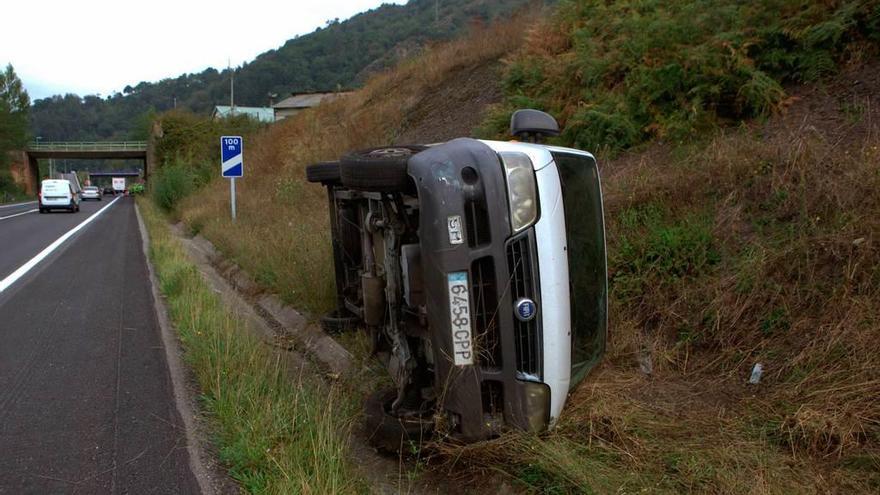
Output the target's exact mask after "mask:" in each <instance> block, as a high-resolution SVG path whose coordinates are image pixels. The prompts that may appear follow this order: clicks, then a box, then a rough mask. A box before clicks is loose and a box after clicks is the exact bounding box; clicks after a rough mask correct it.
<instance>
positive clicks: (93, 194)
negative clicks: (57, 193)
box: [82, 186, 103, 201]
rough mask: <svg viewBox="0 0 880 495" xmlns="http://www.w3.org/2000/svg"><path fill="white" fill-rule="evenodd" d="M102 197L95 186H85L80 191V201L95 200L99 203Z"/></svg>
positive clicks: (99, 190)
mask: <svg viewBox="0 0 880 495" xmlns="http://www.w3.org/2000/svg"><path fill="white" fill-rule="evenodd" d="M102 197H103V195H102V194H101V189H99V188H98V187H96V186H86V187H84V188H83V190H82V200H83V201H85V200H87V199H97V200H98V201H101V199H102Z"/></svg>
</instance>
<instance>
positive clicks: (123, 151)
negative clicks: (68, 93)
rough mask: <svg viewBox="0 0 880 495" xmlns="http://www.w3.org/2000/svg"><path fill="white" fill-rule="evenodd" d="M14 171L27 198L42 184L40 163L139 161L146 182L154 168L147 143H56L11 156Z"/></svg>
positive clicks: (45, 144)
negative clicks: (52, 160)
mask: <svg viewBox="0 0 880 495" xmlns="http://www.w3.org/2000/svg"><path fill="white" fill-rule="evenodd" d="M11 158H12V163H11V170H12V174H13V177H14V178H15V179H16V182H18V183H19V184H21V185H23V186H24V188H25V191H27V193H28V194H36V192H37V185H38V184H39V182H40V169H39V166H38V165H37V163H38V162H37V160H40V159H53V158H57V159H63V158H71V159H85V160H89V159H93V160H97V159H140V160H143V163H144V179H145V180H146V179H147V178H148V177H149V175H150V170H151V169H152V168H153V153H152V150H151V146H150V145H149V143H148V142H147V141H102V142H95V141H56V142H46V141H43V142H35V143H31V144H29V145H28V147H27V148H26V149H24V150H22V151H15V152H12V153H11Z"/></svg>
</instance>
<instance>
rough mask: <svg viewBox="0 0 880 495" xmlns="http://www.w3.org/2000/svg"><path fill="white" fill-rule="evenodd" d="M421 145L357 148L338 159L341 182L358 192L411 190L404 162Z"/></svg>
mask: <svg viewBox="0 0 880 495" xmlns="http://www.w3.org/2000/svg"><path fill="white" fill-rule="evenodd" d="M425 149H427V148H426V147H424V146H387V147H384V148H370V149H366V150H361V151H357V152H354V153H351V154H349V155H346V156H344V157H342V159H341V160H340V161H339V175H340V176H341V178H342V185H343V186H345V187H348V188H351V189H355V190H359V191H377V192H401V191H406V190H410V189H413V183H412V179H410V177H409V174H407V169H406V168H407V162H409V158H410V157H411V156H413V155H415V154H416V153H419V152H421V151H424V150H425Z"/></svg>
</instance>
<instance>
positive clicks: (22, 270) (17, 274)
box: [0, 196, 122, 294]
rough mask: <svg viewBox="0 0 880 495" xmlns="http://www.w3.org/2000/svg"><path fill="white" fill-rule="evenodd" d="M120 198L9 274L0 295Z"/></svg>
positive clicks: (0, 283) (1, 286) (1, 281)
mask: <svg viewBox="0 0 880 495" xmlns="http://www.w3.org/2000/svg"><path fill="white" fill-rule="evenodd" d="M121 197H122V196H120V197H119V198H121ZM119 198H116V199H114V200H113V201H111V202H110V204H109V205H107V206H105V207H103V208H101V209H100V210H98V211H96V212H95V213H94V214H92V216H90V217H89V218H86V219H85V220H83V221H82V222H81V223H80V224H79V225H77V226H76V227H74V228H72V229H70V230H68V231H67V232H66V233H65V234H64V235H62V236H61V237H59V238H58V239H55V242H53V243H52V244H49V245H48V246H46V248H45V249H43V250H42V251H40V252H39V254H37V255H36V256H34V257H33V258H31V259H30V260H28V262H27V263H25V264H23V265H21V266H20V267H18V269H16V270H15V271H14V272H12V273H11V274H9V276H7V277H6V278H4V279H3V280H0V294H2V293H3V291H5V290H6V289H8V288H9V286H11V285H12V284H14V283H15V282H16V281H17V280H18V279H20V278H21V277H23V276H24V275H25V274H26V273H27V272H29V271H31V269H33V268H34V267H35V266H37V264H39V263H40V262H41V261H43V260H44V259H46V257H47V256H49V255H50V254H52V252H53V251H55V250H56V249H58V247H59V246H61V245H62V244H64V241H66V240H67V239H70V237H71V236H73V234H76V233H77V232H79V231H80V230H82V229H83V227H85V226H86V225H88V224H90V223H91V222H92V221H93V220H94V219H96V218H98V215H100V214H101V213H104V211H105V210H106V209H107V208H110V207H111V206H113V203H115V202H117V201H119Z"/></svg>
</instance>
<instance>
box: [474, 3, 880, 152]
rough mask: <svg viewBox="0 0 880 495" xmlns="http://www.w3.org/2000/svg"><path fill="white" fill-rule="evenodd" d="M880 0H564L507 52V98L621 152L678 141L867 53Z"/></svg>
mask: <svg viewBox="0 0 880 495" xmlns="http://www.w3.org/2000/svg"><path fill="white" fill-rule="evenodd" d="M878 9H880V3H878V2H877V1H876V0H866V1H840V0H838V1H827V2H816V1H814V0H766V1H762V2H735V1H731V0H704V1H697V0H676V1H671V2H670V1H663V0H647V1H645V0H623V1H616V2H602V1H597V0H581V1H571V0H569V1H563V2H560V3H559V8H558V10H557V12H556V13H555V14H554V15H552V16H550V17H548V18H547V19H546V21H545V22H544V24H543V25H542V26H541V27H540V28H538V29H535V30H533V31H532V32H531V34H530V36H529V42H528V43H526V44H525V45H524V47H523V49H522V50H520V51H519V52H518V53H516V54H515V55H514V56H513V57H511V59H510V61H509V63H508V66H507V73H506V77H505V80H504V87H505V92H506V94H507V101H506V104H505V105H502V106H501V107H500V108H499V109H497V111H496V112H494V113H493V115H492V117H491V118H490V119H489V125H488V128H489V130H491V131H494V133H496V134H499V135H504V133H505V132H506V129H507V124H508V119H509V116H510V113H511V112H512V111H513V110H515V109H516V108H539V109H542V110H546V111H549V112H550V113H552V114H553V115H555V116H556V117H557V118H558V119H559V121H560V125H561V126H562V129H563V133H562V136H561V138H560V140H559V141H560V142H562V143H564V144H566V145H570V146H575V147H578V148H581V149H590V150H596V151H602V150H611V151H619V150H623V149H626V148H629V147H631V146H633V145H636V144H639V143H641V142H644V141H646V140H649V139H654V138H656V139H664V140H672V141H683V140H687V139H688V138H689V137H691V136H692V135H693V133H695V132H700V131H707V130H712V129H714V128H717V127H718V126H722V125H727V124H731V123H735V122H738V121H740V120H742V119H748V118H754V117H766V116H768V115H770V114H772V113H773V112H775V111H778V110H781V109H783V108H784V107H785V106H787V105H790V104H791V103H792V100H791V99H790V97H789V95H788V94H787V93H786V91H785V89H784V87H785V85H789V84H794V83H804V82H811V81H816V80H818V79H820V78H822V77H825V76H828V75H831V74H834V73H835V72H837V70H838V69H839V67H840V66H841V64H848V63H856V64H857V63H859V62H863V61H865V60H866V59H868V58H870V57H872V56H874V55H875V54H876V51H877V43H878V42H880V10H878Z"/></svg>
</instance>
